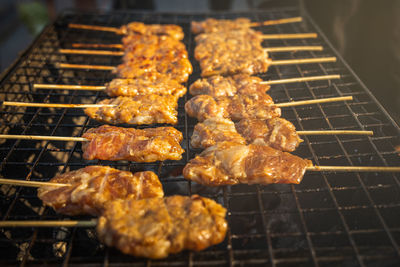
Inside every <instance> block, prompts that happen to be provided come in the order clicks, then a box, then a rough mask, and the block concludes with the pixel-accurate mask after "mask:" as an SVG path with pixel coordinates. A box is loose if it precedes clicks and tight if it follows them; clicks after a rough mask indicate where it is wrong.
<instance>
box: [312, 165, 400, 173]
mask: <svg viewBox="0 0 400 267" xmlns="http://www.w3.org/2000/svg"><path fill="white" fill-rule="evenodd" d="M306 170H307V171H314V172H323V171H334V172H400V167H381V166H311V167H307V168H306Z"/></svg>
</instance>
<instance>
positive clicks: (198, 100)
mask: <svg viewBox="0 0 400 267" xmlns="http://www.w3.org/2000/svg"><path fill="white" fill-rule="evenodd" d="M185 110H186V112H187V113H188V115H189V116H191V117H195V118H197V119H198V120H199V121H204V120H205V119H207V118H213V117H220V118H230V119H231V120H233V121H237V120H241V119H247V118H258V119H270V118H274V117H279V116H280V115H281V110H280V108H278V107H276V106H275V105H274V102H273V101H272V98H271V97H270V96H269V95H267V94H253V95H234V96H218V97H212V96H209V95H198V96H195V97H193V98H191V99H190V100H189V101H188V102H186V104H185Z"/></svg>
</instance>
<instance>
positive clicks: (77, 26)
mask: <svg viewBox="0 0 400 267" xmlns="http://www.w3.org/2000/svg"><path fill="white" fill-rule="evenodd" d="M68 27H69V28H73V29H83V30H93V31H103V32H115V33H116V34H121V33H122V32H121V29H120V28H117V27H105V26H97V25H84V24H75V23H70V24H68Z"/></svg>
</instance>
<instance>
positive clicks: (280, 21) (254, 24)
mask: <svg viewBox="0 0 400 267" xmlns="http://www.w3.org/2000/svg"><path fill="white" fill-rule="evenodd" d="M301 21H303V18H302V17H294V18H287V19H277V20H266V21H263V22H252V23H250V27H259V26H269V25H277V24H285V23H293V22H301Z"/></svg>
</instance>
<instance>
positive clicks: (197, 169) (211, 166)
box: [183, 142, 312, 186]
mask: <svg viewBox="0 0 400 267" xmlns="http://www.w3.org/2000/svg"><path fill="white" fill-rule="evenodd" d="M308 166H312V163H311V161H310V160H307V159H302V158H299V157H297V156H294V155H291V154H289V153H287V152H282V151H280V150H276V149H273V148H271V147H269V146H266V145H258V144H250V145H241V144H237V143H234V142H222V143H217V144H216V145H215V146H212V147H209V148H207V149H206V150H204V151H203V152H202V153H201V154H199V155H197V156H196V157H195V158H194V159H192V160H190V162H189V163H188V164H186V166H185V168H184V169H183V176H184V177H185V178H186V179H189V180H192V181H194V182H197V183H200V184H203V185H207V186H220V185H233V184H264V185H266V184H273V183H283V184H298V183H300V182H301V180H302V179H303V175H304V173H305V171H306V167H308Z"/></svg>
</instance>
